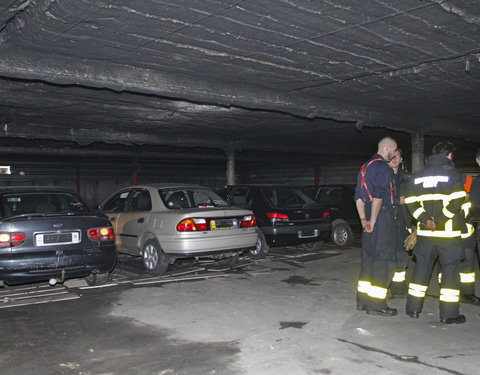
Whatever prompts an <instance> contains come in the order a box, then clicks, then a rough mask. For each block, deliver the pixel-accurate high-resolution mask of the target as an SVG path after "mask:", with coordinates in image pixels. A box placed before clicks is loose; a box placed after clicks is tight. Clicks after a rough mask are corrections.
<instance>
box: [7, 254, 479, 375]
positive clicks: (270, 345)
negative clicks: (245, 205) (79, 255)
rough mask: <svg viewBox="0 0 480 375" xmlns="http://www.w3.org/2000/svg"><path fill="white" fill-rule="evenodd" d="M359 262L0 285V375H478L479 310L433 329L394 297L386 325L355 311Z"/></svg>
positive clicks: (429, 304) (321, 260) (123, 264)
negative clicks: (91, 284) (94, 284)
mask: <svg viewBox="0 0 480 375" xmlns="http://www.w3.org/2000/svg"><path fill="white" fill-rule="evenodd" d="M359 253H360V251H359V248H358V247H355V248H351V249H347V250H336V249H335V248H333V247H331V246H328V245H326V246H325V247H324V249H323V250H322V251H320V252H319V253H318V254H308V253H301V252H299V251H298V250H297V249H294V248H285V249H276V250H274V251H273V253H272V255H270V256H269V257H268V258H267V259H266V260H264V261H257V262H251V261H249V260H248V259H244V260H243V262H241V264H240V267H238V268H236V269H234V270H232V271H221V270H220V271H218V270H215V271H211V270H208V269H207V270H205V269H204V267H203V265H195V266H193V267H190V268H185V269H183V270H182V269H181V270H178V269H177V270H173V271H171V272H170V274H169V275H167V276H165V277H162V278H155V277H150V276H148V275H146V274H144V273H143V272H142V271H141V267H140V266H139V262H140V261H139V260H138V259H135V258H129V257H128V258H125V257H122V258H121V261H120V263H119V267H118V269H117V270H116V271H115V274H114V277H113V283H112V285H110V286H107V287H104V288H85V284H84V283H83V281H82V280H71V281H68V282H67V283H66V284H65V285H63V286H57V287H55V288H52V287H49V286H46V285H44V284H42V285H33V286H23V287H21V288H18V287H16V288H5V289H4V290H3V291H2V292H1V293H3V295H0V302H1V301H3V306H0V321H1V326H2V335H1V341H0V342H1V344H0V364H1V374H3V375H10V374H15V375H17V374H23V375H29V374H36V375H37V374H44V375H47V374H55V375H56V374H77V375H93V374H95V375H100V374H102V375H106V374H115V375H117V374H119V375H120V374H122V375H123V374H127V375H130V374H139V375H144V374H145V375H146V374H152V375H170V374H172V375H176V374H182V375H183V374H194V375H203V374H206V375H207V374H221V375H223V374H225V375H234V374H235V375H237V374H238V375H240V374H242V375H243V374H248V375H270V374H271V375H287V374H288V375H302V374H355V375H360V374H369V375H372V374H382V375H384V374H429V375H436V374H479V373H480V359H479V356H478V353H479V351H480V340H479V333H480V329H479V326H480V317H479V315H478V313H479V312H480V308H478V307H476V306H472V305H464V304H462V306H461V311H462V313H464V314H465V315H466V317H467V323H465V324H462V325H444V324H441V323H440V322H439V321H438V299H437V298H434V297H428V298H427V299H426V303H425V310H424V312H423V314H422V315H421V317H420V319H411V318H409V317H407V316H406V315H405V314H404V313H403V311H404V304H405V299H394V300H391V301H390V305H391V306H392V307H396V308H398V309H399V312H400V314H399V315H398V316H396V317H379V316H369V315H366V314H365V312H360V311H357V310H356V309H355V287H356V281H357V275H358V270H359ZM432 285H433V282H432ZM45 291H47V292H48V293H53V292H54V294H51V295H50V297H48V293H47V294H44V293H45ZM22 293H23V294H22ZM435 293H436V291H435V287H434V286H433V287H432V288H431V290H429V294H435ZM22 296H23V297H22ZM40 296H42V297H40ZM52 301H56V302H52ZM2 307H3V308H2Z"/></svg>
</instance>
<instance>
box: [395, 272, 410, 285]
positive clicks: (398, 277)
mask: <svg viewBox="0 0 480 375" xmlns="http://www.w3.org/2000/svg"><path fill="white" fill-rule="evenodd" d="M406 274H407V272H406V271H400V272H395V273H394V275H393V279H392V281H393V282H394V283H403V282H404V281H405V275H406Z"/></svg>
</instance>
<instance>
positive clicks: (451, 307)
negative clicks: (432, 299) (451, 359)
mask: <svg viewBox="0 0 480 375" xmlns="http://www.w3.org/2000/svg"><path fill="white" fill-rule="evenodd" d="M455 150H456V149H455V146H454V145H453V144H452V143H451V142H449V141H441V142H439V143H437V144H436V145H435V146H434V147H433V154H432V155H431V156H430V157H429V158H428V160H427V162H426V164H425V167H424V168H423V169H421V170H420V171H418V172H416V173H414V175H413V176H412V178H411V180H410V182H409V184H408V187H407V193H406V197H405V204H406V205H407V207H408V209H409V211H410V213H411V214H412V216H413V217H414V218H415V219H416V220H417V244H416V246H415V248H414V250H413V254H414V255H415V257H416V264H415V269H414V271H413V274H412V279H411V282H410V284H409V289H408V296H407V304H406V313H407V315H408V316H410V317H412V318H418V317H419V314H420V313H421V312H422V309H423V302H424V299H425V295H426V293H427V289H428V284H429V281H430V276H431V274H432V269H433V266H434V264H435V261H436V259H437V257H438V260H439V263H440V268H441V273H442V280H441V285H440V321H441V322H442V323H446V324H452V323H457V324H460V323H464V322H465V316H464V315H460V313H459V305H460V304H459V300H460V273H459V272H460V261H461V260H462V259H463V254H464V252H463V247H462V243H461V228H460V227H458V226H457V225H456V222H455V221H454V220H453V218H454V217H455V215H457V214H458V213H460V211H461V209H462V204H463V203H464V202H465V198H466V192H465V190H464V189H463V176H462V175H461V174H460V172H459V171H458V170H457V169H455V167H454V165H453V162H452V160H453V155H454V153H455Z"/></svg>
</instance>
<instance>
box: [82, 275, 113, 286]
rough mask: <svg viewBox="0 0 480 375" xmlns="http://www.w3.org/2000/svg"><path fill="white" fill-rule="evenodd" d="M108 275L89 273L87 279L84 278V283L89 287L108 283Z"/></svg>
mask: <svg viewBox="0 0 480 375" xmlns="http://www.w3.org/2000/svg"><path fill="white" fill-rule="evenodd" d="M109 275H110V274H109V273H108V272H105V273H93V272H92V273H90V275H88V276H87V277H85V281H86V282H87V284H88V285H90V286H97V285H103V284H106V283H107V281H108V277H109Z"/></svg>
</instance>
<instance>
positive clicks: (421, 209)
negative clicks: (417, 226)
mask: <svg viewBox="0 0 480 375" xmlns="http://www.w3.org/2000/svg"><path fill="white" fill-rule="evenodd" d="M424 212H425V210H424V209H423V207H419V208H417V209H416V210H415V212H414V213H413V214H412V216H413V217H414V218H415V219H418V217H419V216H420V215H421V214H422V213H424Z"/></svg>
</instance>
